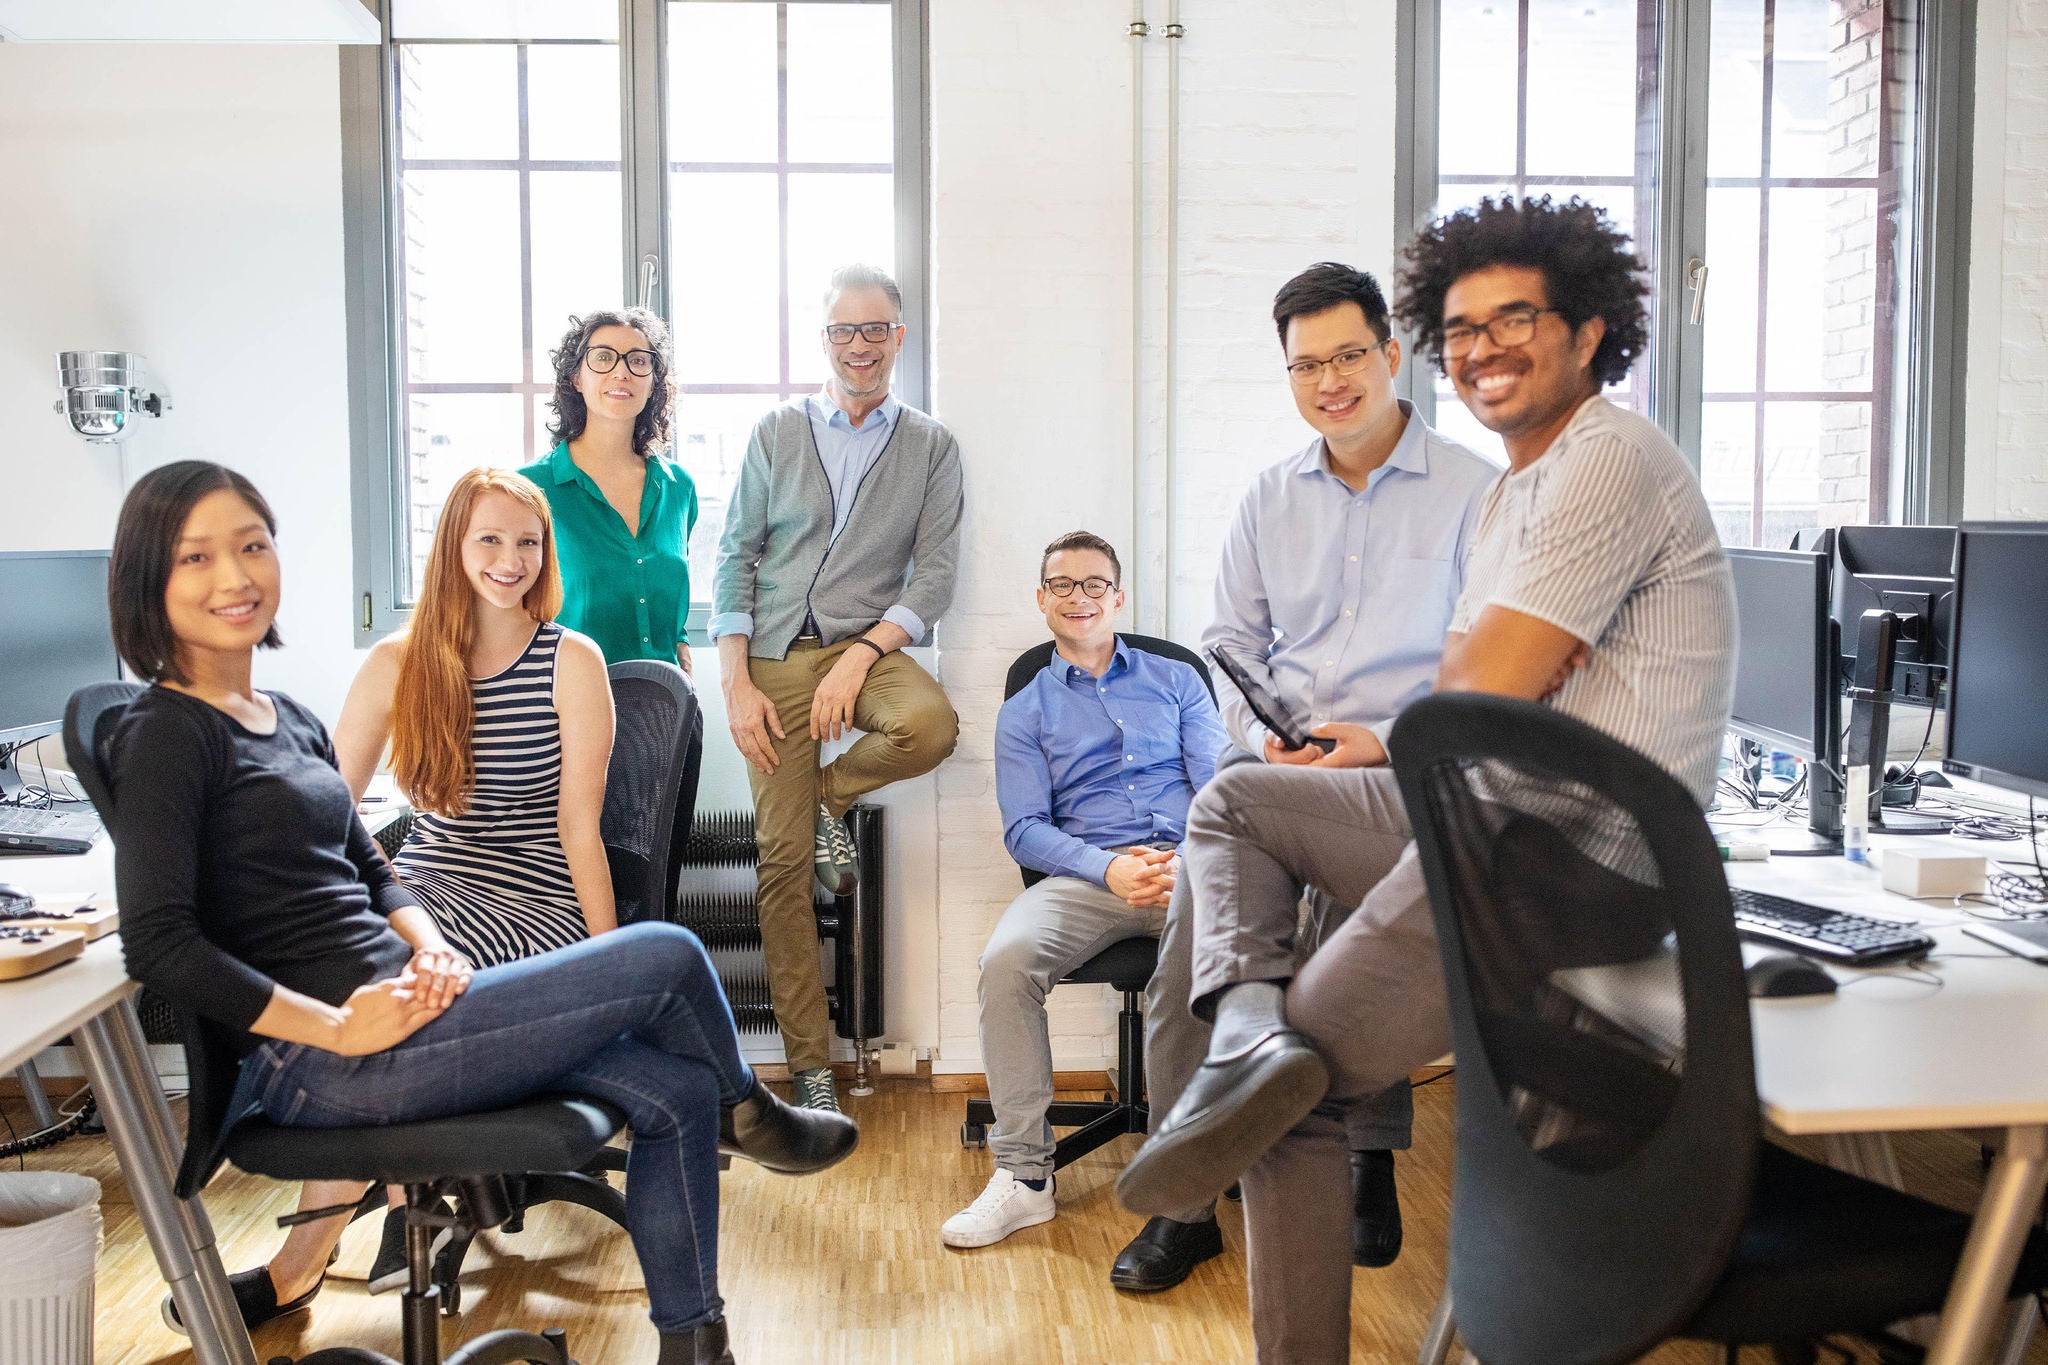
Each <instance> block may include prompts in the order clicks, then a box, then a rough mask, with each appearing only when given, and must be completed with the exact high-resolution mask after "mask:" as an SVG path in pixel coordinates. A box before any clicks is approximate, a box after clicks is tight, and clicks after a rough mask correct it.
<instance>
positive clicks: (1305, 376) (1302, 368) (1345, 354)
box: [1287, 337, 1393, 389]
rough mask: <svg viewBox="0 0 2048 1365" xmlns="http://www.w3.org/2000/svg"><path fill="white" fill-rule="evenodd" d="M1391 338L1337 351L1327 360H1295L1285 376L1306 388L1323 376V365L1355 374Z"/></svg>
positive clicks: (1339, 372)
mask: <svg viewBox="0 0 2048 1365" xmlns="http://www.w3.org/2000/svg"><path fill="white" fill-rule="evenodd" d="M1392 340H1393V338H1392V337H1388V338H1387V340H1386V341H1381V342H1377V343H1375V344H1374V345H1371V346H1366V347H1363V348H1361V349H1358V350H1353V351H1339V352H1337V354H1335V355H1333V356H1331V357H1330V358H1329V359H1328V360H1297V361H1295V362H1294V363H1293V364H1292V365H1289V366H1288V367H1287V377H1288V378H1289V379H1291V380H1293V381H1294V382H1295V383H1296V384H1297V385H1299V386H1300V387H1302V388H1304V389H1305V388H1307V387H1308V386H1309V385H1311V384H1313V383H1315V382H1316V381H1317V380H1319V379H1321V378H1322V377H1323V366H1325V365H1328V366H1329V367H1330V368H1331V369H1333V370H1335V371H1336V372H1337V373H1338V374H1357V373H1358V372H1359V371H1360V370H1362V369H1364V368H1365V362H1366V361H1368V360H1371V359H1372V353H1373V352H1374V351H1377V350H1379V349H1380V347H1382V346H1385V345H1386V344H1387V343H1388V342H1391V341H1392Z"/></svg>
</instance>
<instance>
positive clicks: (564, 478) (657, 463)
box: [548, 441, 676, 498]
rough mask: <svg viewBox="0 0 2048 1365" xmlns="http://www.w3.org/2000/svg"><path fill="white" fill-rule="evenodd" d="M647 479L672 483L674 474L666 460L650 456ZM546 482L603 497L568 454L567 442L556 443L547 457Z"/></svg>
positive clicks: (593, 481)
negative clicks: (578, 486) (576, 487)
mask: <svg viewBox="0 0 2048 1365" xmlns="http://www.w3.org/2000/svg"><path fill="white" fill-rule="evenodd" d="M647 477H648V478H650V479H653V480H655V481H657V482H659V483H674V482H675V478H676V473H675V470H674V469H673V468H671V467H670V466H669V462H668V461H667V460H664V459H662V458H661V457H660V456H658V455H650V456H648V457H647ZM548 481H549V482H550V483H555V484H564V483H580V484H582V485H583V486H584V487H585V488H587V489H589V490H590V491H591V492H592V493H594V494H596V495H597V496H598V497H599V498H603V497H604V490H603V489H602V488H599V487H598V486H597V481H596V480H595V479H593V478H591V477H590V476H589V475H588V474H585V473H584V472H583V470H582V467H581V466H579V465H578V464H577V463H576V460H575V457H574V456H572V455H570V454H569V443H568V442H567V441H557V442H556V443H555V448H554V450H553V452H552V453H550V454H549V456H548Z"/></svg>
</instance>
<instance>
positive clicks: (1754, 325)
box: [1402, 0, 1970, 546]
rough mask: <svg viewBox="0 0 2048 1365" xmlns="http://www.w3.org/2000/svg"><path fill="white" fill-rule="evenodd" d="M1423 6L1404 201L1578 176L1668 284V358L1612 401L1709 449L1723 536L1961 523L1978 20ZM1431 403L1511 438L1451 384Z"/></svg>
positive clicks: (1559, 187)
mask: <svg viewBox="0 0 2048 1365" xmlns="http://www.w3.org/2000/svg"><path fill="white" fill-rule="evenodd" d="M1425 6H1426V12H1425V13H1423V14H1422V16H1421V18H1420V19H1419V20H1417V21H1415V26H1414V29H1413V32H1412V34H1411V37H1412V38H1413V40H1414V45H1415V47H1416V49H1418V51H1419V52H1420V54H1421V55H1420V56H1419V58H1418V60H1420V61H1422V62H1423V63H1424V64H1425V65H1424V70H1423V73H1422V75H1421V76H1420V77H1418V78H1416V79H1415V80H1414V89H1413V90H1412V92H1411V98H1410V100H1409V108H1410V114H1409V129H1410V134H1411V136H1410V138H1409V139H1408V142H1407V144H1406V148H1405V150H1406V151H1407V153H1408V157H1409V161H1410V165H1411V168H1412V170H1411V174H1410V177H1409V180H1408V184H1407V186H1406V191H1407V192H1406V195H1405V199H1404V212H1405V214H1406V215H1408V216H1410V217H1414V218H1420V217H1423V216H1427V215H1429V214H1432V213H1438V212H1444V211H1447V210H1449V209H1452V208H1456V207H1459V206H1461V205H1464V204H1469V203H1471V202H1473V201H1475V200H1476V199H1477V198H1478V197H1479V196H1480V195H1482V194H1486V193H1497V192H1501V191H1509V192H1515V193H1529V194H1540V193H1545V192H1548V193H1551V194H1554V195H1558V196H1559V197H1563V196H1565V195H1568V194H1580V195H1583V196H1585V197H1586V198H1588V199H1591V200H1593V201H1595V202H1597V203H1600V204H1601V205H1602V206H1603V207H1605V208H1606V209H1607V210H1608V212H1609V213H1610V214H1612V216H1613V217H1614V218H1615V220H1616V221H1617V222H1618V223H1620V224H1621V225H1622V226H1623V227H1624V228H1627V229H1629V230H1630V231H1631V232H1632V233H1633V234H1634V235H1635V238H1636V244H1637V249H1638V251H1639V253H1640V254H1641V255H1642V256H1643V258H1644V260H1645V262H1646V263H1647V264H1648V266H1649V268H1650V277H1651V279H1652V280H1653V282H1654V285H1655V287H1654V290H1653V295H1652V323H1653V341H1652V353H1651V354H1650V355H1649V356H1647V357H1645V358H1644V359H1643V360H1642V361H1640V362H1639V363H1638V364H1637V366H1636V369H1635V371H1634V373H1633V374H1632V375H1631V376H1630V379H1629V381H1628V383H1627V384H1626V386H1625V391H1624V392H1622V393H1618V394H1615V395H1612V396H1614V397H1615V398H1617V400H1618V401H1626V402H1628V403H1629V404H1630V405H1632V406H1634V407H1635V408H1636V409H1637V410H1639V411H1643V412H1646V413H1648V414H1650V415H1651V416H1653V417H1655V418H1656V419H1657V420H1658V421H1659V422H1660V423H1662V424H1663V425H1664V426H1665V428H1666V429H1667V430H1669V431H1670V432H1672V434H1673V435H1674V437H1675V438H1676V439H1677V440H1678V441H1679V444H1680V445H1681V446H1682V447H1683V448H1684V449H1685V450H1686V453H1687V454H1688V455H1689V456H1690V457H1691V458H1692V459H1693V460H1694V461H1695V462H1696V464H1697V466H1698V468H1699V471H1700V478H1701V483H1702V486H1703V488H1704V490H1705V492H1706V494H1707V498H1708V502H1709V504H1710V505H1711V506H1712V508H1713V512H1714V517H1715V521H1716V523H1717V525H1718V526H1719V528H1720V531H1721V535H1722V538H1723V540H1725V541H1726V542H1727V543H1729V544H1732V545H1769V546H1779V545H1785V544H1788V543H1789V542H1790V538H1791V536H1792V534H1793V532H1794V531H1796V530H1797V529H1799V528H1801V527H1806V526H1813V525H1836V524H1842V523H1850V522H1864V521H1886V520H1893V519H1907V520H1916V519H1925V518H1928V517H1929V516H1933V517H1935V518H1939V517H1941V516H1943V515H1953V513H1954V511H1955V510H1957V509H1954V508H1953V507H1951V506H1949V505H1947V503H1946V501H1945V498H1944V492H1945V485H1946V483H1947V474H1946V471H1945V470H1944V469H1943V468H1940V467H1937V466H1940V465H1942V464H1944V463H1945V462H1946V461H1948V460H1949V459H1950V458H1951V457H1952V456H1954V455H1955V453H1956V451H1957V449H1958V448H1959V445H1960V436H1959V425H1960V412H1959V411H1957V410H1955V409H1954V407H1953V405H1952V404H1950V403H1949V402H1948V400H1947V397H1946V391H1945V389H1944V386H1943V384H1942V382H1941V376H1940V366H1941V364H1942V363H1943V362H1942V360H1941V355H1942V353H1943V351H1944V349H1945V348H1947V347H1949V346H1950V345H1951V343H1952V340H1953V339H1954V338H1957V337H1959V336H1960V306H1961V299H1960V296H1959V292H1958V291H1955V290H1954V289H1953V288H1952V287H1951V285H1950V284H1949V283H1948V282H1949V281H1951V280H1952V279H1953V278H1954V276H1955V274H1956V272H1954V271H1953V270H1952V269H1951V268H1950V267H1952V265H1953V260H1952V259H1950V258H1949V257H1950V256H1952V253H1953V252H1954V251H1955V250H1956V249H1957V243H1958V242H1959V241H1960V238H1961V233H1960V232H1958V231H1957V230H1956V224H1955V221H1954V218H1953V215H1955V214H1958V213H1960V212H1961V210H1960V208H1959V207H1958V204H1959V202H1960V201H1961V200H1965V199H1966V198H1967V196H1966V195H1959V194H1957V193H1956V192H1955V190H1954V188H1953V187H1952V186H1948V185H1947V184H1946V183H1945V177H1946V176H1948V175H1952V174H1954V173H1955V171H1954V167H1955V164H1956V160H1957V153H1958V148H1959V146H1960V141H1959V133H1958V130H1959V129H1960V128H1962V127H1963V126H1965V125H1966V123H1967V120H1966V119H1965V118H1961V117H1958V111H1959V110H1966V108H1967V102H1968V98H1967V97H1968V91H1967V73H1966V72H1964V71H1961V70H1960V69H1959V68H1960V63H1959V62H1957V61H1956V60H1955V57H1954V52H1953V49H1954V48H1955V47H1956V46H1957V43H1956V38H1957V35H1958V33H1960V32H1962V31H1964V29H1965V27H1966V26H1967V24H1968V23H1969V22H1970V19H1969V16H1968V14H1967V13H1959V12H1957V8H1956V7H1947V6H1936V5H1933V4H1932V3H1931V0H1425ZM1961 8H1962V9H1965V10H1966V9H1967V8H1968V7H1967V6H1963V7H1961ZM1432 54H1433V58H1434V59H1433V60H1431V57H1432ZM1944 214H1946V215H1950V217H1949V218H1948V219H1946V220H1945V226H1942V228H1941V230H1939V231H1936V230H1935V228H1936V226H1937V224H1938V222H1941V221H1944V220H1941V217H1940V216H1941V215H1944ZM1402 226H1403V228H1404V229H1405V227H1406V223H1405V222H1404V223H1403V224H1402ZM1937 253H1941V254H1937ZM1417 396H1418V398H1428V399H1431V400H1433V405H1434V409H1435V412H1436V414H1437V417H1438V421H1439V423H1440V424H1441V425H1443V426H1444V427H1445V428H1446V429H1447V430H1449V431H1451V432H1453V433H1455V434H1457V435H1459V436H1460V437H1463V438H1467V439H1471V440H1473V441H1475V442H1476V443H1480V444H1482V445H1483V446H1487V447H1490V448H1493V449H1497V448H1498V443H1497V442H1495V441H1493V440H1492V438H1491V437H1490V436H1488V435H1487V434H1486V433H1484V432H1483V431H1481V430H1479V429H1478V427H1477V424H1476V423H1475V422H1474V421H1473V420H1472V419H1471V418H1470V416H1469V415H1468V414H1466V413H1465V412H1464V410H1463V407H1462V405H1460V404H1458V402H1457V400H1456V398H1455V396H1454V395H1453V394H1452V393H1451V392H1450V390H1449V388H1448V386H1447V385H1446V384H1444V383H1443V382H1442V381H1441V380H1439V382H1438V383H1437V384H1436V385H1434V386H1432V388H1431V390H1429V391H1425V392H1424V393H1420V394H1418V395H1417Z"/></svg>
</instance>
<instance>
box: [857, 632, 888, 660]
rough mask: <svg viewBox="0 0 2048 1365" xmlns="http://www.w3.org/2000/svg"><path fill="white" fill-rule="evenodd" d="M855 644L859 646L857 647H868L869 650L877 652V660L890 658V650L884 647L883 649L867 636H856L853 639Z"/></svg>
mask: <svg viewBox="0 0 2048 1365" xmlns="http://www.w3.org/2000/svg"><path fill="white" fill-rule="evenodd" d="M853 642H854V643H855V644H857V645H866V646H867V647H868V648H869V649H872V650H873V651H875V657H876V658H877V659H886V658H888V657H889V651H888V650H886V649H884V648H882V647H881V646H880V645H878V644H876V643H875V642H874V641H873V640H870V639H869V638H868V637H867V636H865V635H856V636H854V637H853Z"/></svg>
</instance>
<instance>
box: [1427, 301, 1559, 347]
mask: <svg viewBox="0 0 2048 1365" xmlns="http://www.w3.org/2000/svg"><path fill="white" fill-rule="evenodd" d="M1545 313H1557V315H1558V316H1559V317H1563V316H1564V314H1563V313H1560V312H1558V310H1557V309H1555V308H1511V309H1509V310H1508V311H1507V312H1505V313H1498V314H1496V315H1495V316H1494V317H1493V318H1492V319H1491V320H1490V321H1487V322H1481V323H1477V324H1474V325H1473V326H1469V327H1463V326H1461V327H1446V328H1444V354H1445V355H1446V356H1448V357H1450V358H1451V359H1453V360H1456V359H1458V358H1460V357H1461V356H1468V355H1470V354H1472V348H1473V347H1474V346H1477V345H1478V344H1479V334H1480V333H1481V332H1484V333H1486V336H1487V339H1488V340H1489V341H1491V342H1492V343H1493V344H1494V345H1496V346H1498V347H1500V348H1502V349H1503V350H1507V349H1510V348H1512V347H1516V346H1526V345H1528V344H1529V338H1530V337H1533V336H1535V335H1536V319H1538V318H1540V317H1542V316H1543V315H1544V314H1545Z"/></svg>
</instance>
